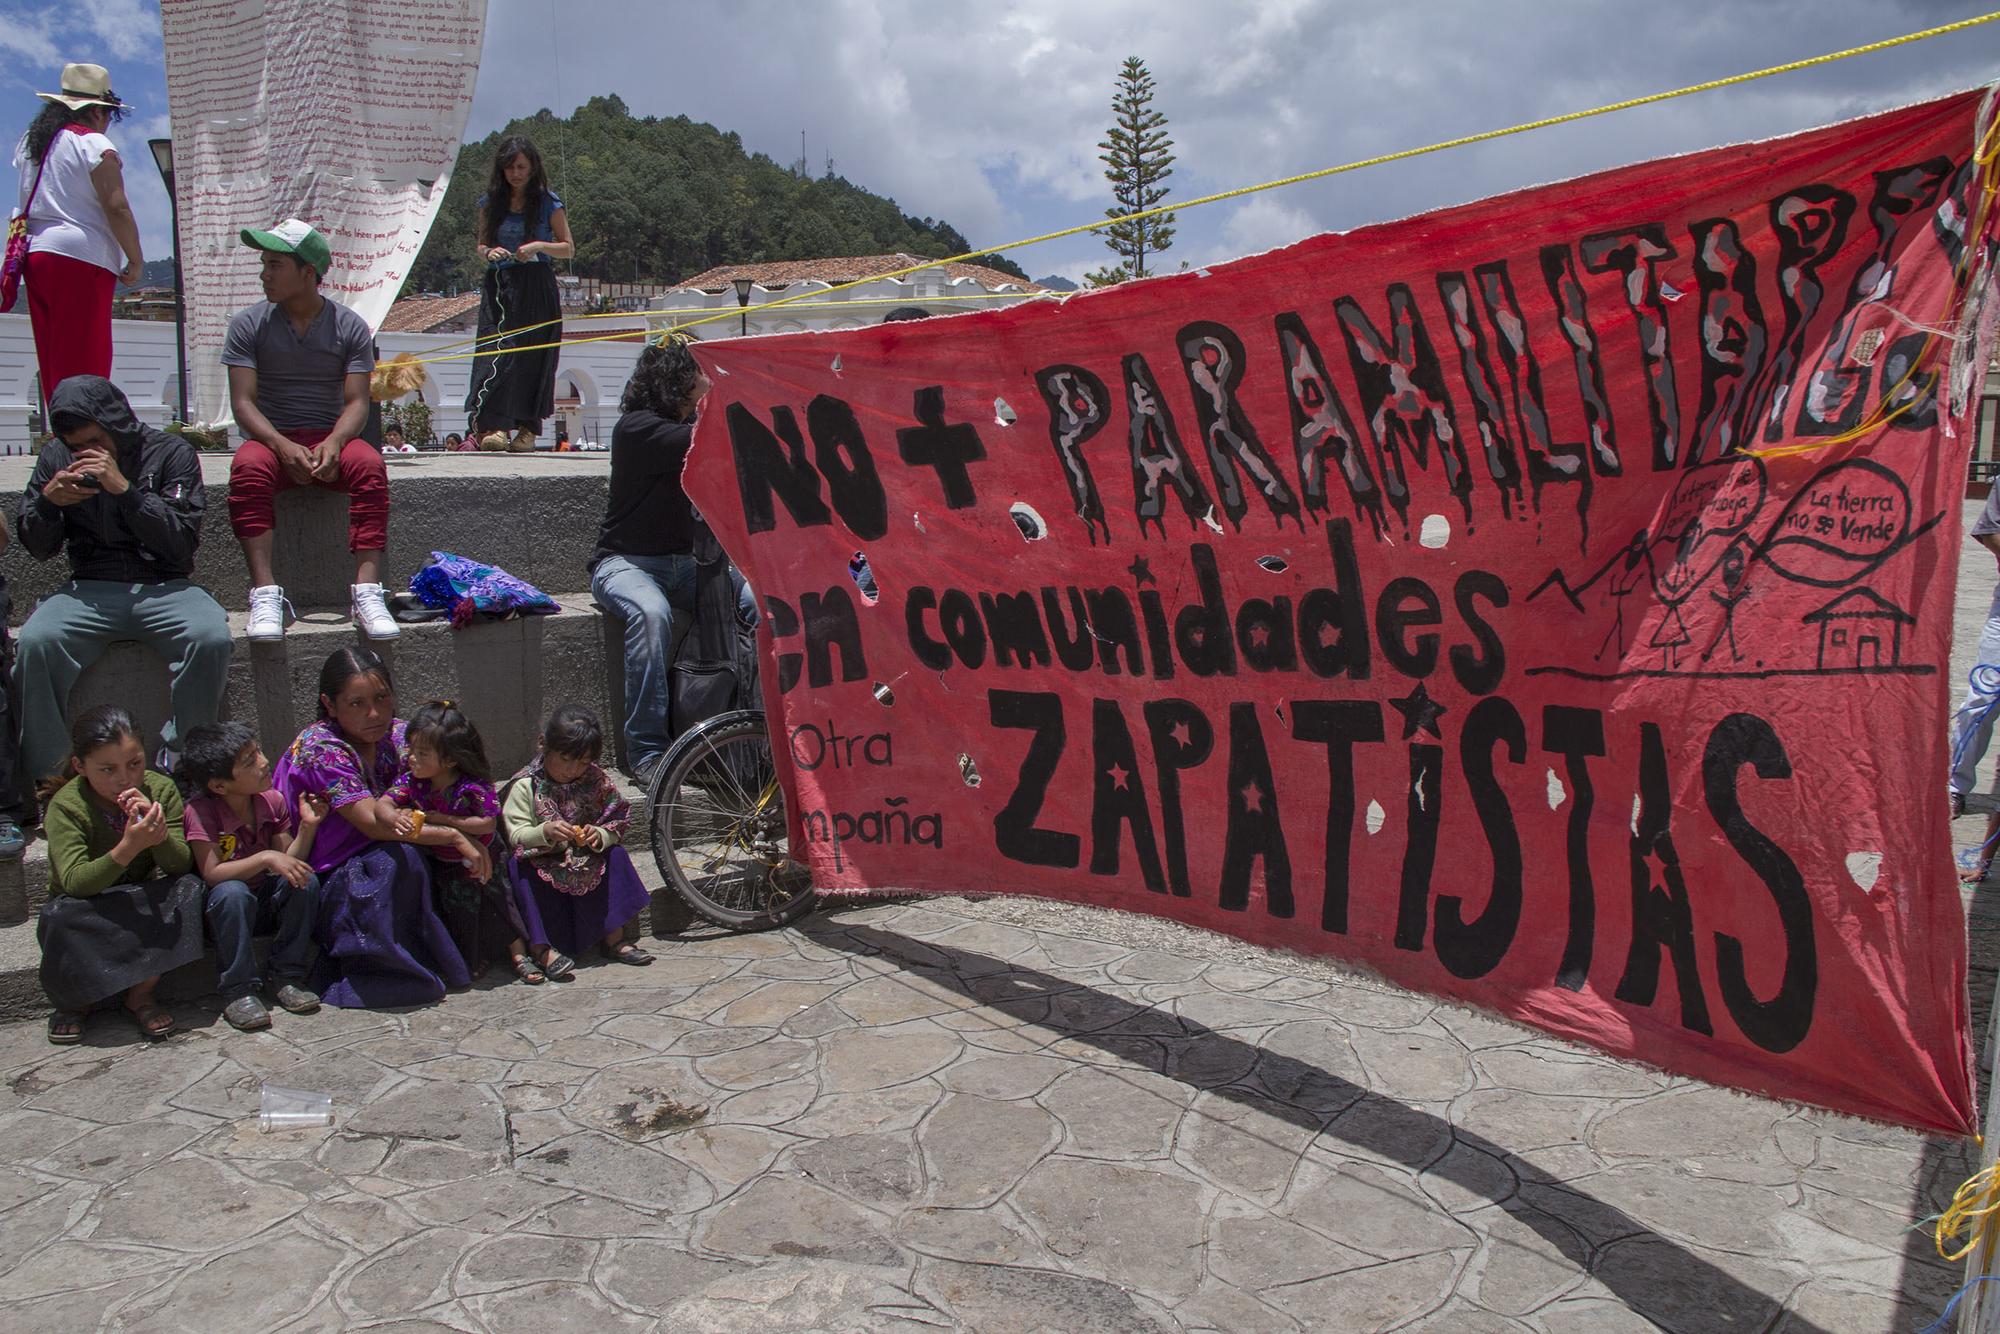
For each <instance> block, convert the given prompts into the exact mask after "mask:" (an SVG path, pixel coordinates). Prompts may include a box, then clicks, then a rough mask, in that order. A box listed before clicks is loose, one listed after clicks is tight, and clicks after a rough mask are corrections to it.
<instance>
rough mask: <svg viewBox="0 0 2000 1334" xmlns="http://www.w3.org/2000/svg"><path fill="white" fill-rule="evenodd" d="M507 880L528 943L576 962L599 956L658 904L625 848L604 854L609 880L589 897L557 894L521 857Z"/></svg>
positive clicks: (515, 860) (512, 861)
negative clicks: (587, 955) (594, 953)
mask: <svg viewBox="0 0 2000 1334" xmlns="http://www.w3.org/2000/svg"><path fill="white" fill-rule="evenodd" d="M507 879H508V883H510V884H512V885H513V887H514V906H515V907H517V908H519V909H520V911H521V920H522V922H523V923H524V924H525V925H526V926H527V928H528V943H529V944H530V945H553V946H555V947H556V948H557V949H559V950H561V951H562V952H563V953H564V954H567V955H569V956H570V957H571V958H573V959H574V958H578V957H581V956H582V955H583V954H585V953H588V952H591V951H594V950H596V949H597V948H598V947H599V946H601V945H602V944H603V943H604V938H605V937H606V936H608V935H610V934H611V933H612V932H613V931H616V930H619V929H620V928H622V927H623V926H624V925H625V924H626V923H627V922H629V921H631V920H632V919H633V918H634V917H637V916H638V915H639V914H640V913H641V912H644V911H645V909H646V905H647V904H649V903H651V902H652V895H650V894H648V893H647V892H646V886H645V885H644V884H643V883H641V882H640V880H639V871H638V868H637V867H635V866H633V865H632V854H631V853H629V852H627V851H625V849H624V848H622V847H613V848H612V849H611V851H609V852H607V853H605V854H604V879H603V880H602V881H600V882H599V883H598V886H597V888H596V889H593V890H591V891H590V892H589V893H588V894H565V893H563V892H562V891H560V890H557V889H553V888H551V887H550V885H549V882H548V881H546V880H544V879H542V878H541V877H540V876H538V875H536V874H535V872H534V869H533V868H532V867H530V866H529V865H528V864H527V862H526V861H525V860H524V859H522V858H521V857H518V856H514V857H509V858H508V859H507Z"/></svg>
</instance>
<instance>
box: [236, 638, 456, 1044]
mask: <svg viewBox="0 0 2000 1334" xmlns="http://www.w3.org/2000/svg"><path fill="white" fill-rule="evenodd" d="M402 768H403V724H402V722H401V721H400V720H399V719H398V718H397V717H396V690H395V686H394V684H393V683H392V682H391V681H390V679H389V669H388V668H386V667H384V666H383V665H382V660H381V659H380V658H378V657H376V656H375V655H374V654H373V653H370V652H368V651H367V650H366V649H360V648H344V649H340V650H338V651H337V652H335V653H334V654H333V655H332V656H330V657H328V658H327V660H326V665H325V666H323V667H322V668H321V669H320V674H319V718H318V720H317V721H315V722H313V723H311V724H309V725H308V726H307V727H306V729H305V730H304V731H303V732H301V733H299V735H298V739H297V740H296V741H294V742H293V743H292V744H291V746H290V748H289V749H288V750H287V751H286V752H285V757H284V758H283V759H282V760H280V761H279V762H278V767H277V769H276V770H275V771H274V772H273V774H272V776H271V779H272V785H273V786H274V787H276V788H277V790H278V791H279V792H282V793H283V794H284V796H285V800H286V801H287V802H296V801H297V800H298V798H299V794H300V793H303V792H311V793H315V794H317V795H320V796H323V797H325V798H326V800H327V804H328V805H330V806H331V807H332V808H333V810H332V813H331V814H330V815H329V816H328V817H327V820H326V823H325V824H324V825H322V826H321V827H320V833H319V838H318V839H317V840H315V842H314V844H313V850H312V868H313V870H315V871H317V872H319V876H320V883H321V890H320V903H319V916H318V919H317V921H316V922H315V923H314V927H313V938H314V940H316V941H317V942H318V944H319V948H320V961H319V968H318V971H317V972H316V973H315V975H314V980H315V982H316V984H317V987H316V989H317V990H318V991H319V992H320V994H321V997H322V999H324V1001H325V1002H326V1003H327V1004H328V1005H340V1006H347V1007H349V1008H358V1009H375V1008H382V1007H388V1006H397V1005H424V1004H429V1003H430V1002H433V1001H437V1000H442V999H443V998H444V994H445V991H446V990H447V989H449V988H452V987H464V986H469V985H470V984H471V980H472V979H471V977H470V975H469V974H468V972H467V970H466V966H465V960H464V959H463V958H462V957H461V956H460V954H459V952H458V948H457V946H456V945H454V944H453V943H452V939H451V933H450V932H449V931H447V930H446V929H445V924H444V921H443V919H442V918H441V917H439V915H438V913H437V910H436V907H435V906H434V904H433V902H432V896H431V880H430V868H429V865H428V864H427V862H426V860H425V858H424V857H423V856H422V855H421V854H420V853H419V852H418V851H417V849H416V847H413V846H412V845H413V844H415V845H421V846H424V847H429V848H437V849H441V850H442V849H449V850H451V851H453V852H456V853H457V854H458V855H459V857H460V858H461V859H462V860H463V861H464V862H465V863H466V865H467V869H468V870H469V872H470V873H471V874H472V876H473V878H475V879H484V878H485V877H486V876H488V875H490V874H492V858H491V856H490V855H489V854H488V852H487V850H486V849H485V848H484V847H483V846H481V845H480V844H478V843H475V842H473V841H472V840H471V839H468V838H467V837H466V836H465V835H464V834H462V833H460V832H459V831H458V830H456V829H448V828H444V827H434V828H428V829H422V830H413V831H409V832H407V833H402V834H399V833H398V831H397V828H396V824H395V821H394V820H393V818H391V817H389V816H386V815H385V814H384V813H383V808H382V807H381V805H380V804H379V803H378V802H377V801H376V800H375V798H377V797H379V796H381V795H382V794H383V793H384V792H386V791H387V790H388V788H389V786H390V784H392V783H394V782H395V781H396V777H397V775H398V774H399V773H401V772H402Z"/></svg>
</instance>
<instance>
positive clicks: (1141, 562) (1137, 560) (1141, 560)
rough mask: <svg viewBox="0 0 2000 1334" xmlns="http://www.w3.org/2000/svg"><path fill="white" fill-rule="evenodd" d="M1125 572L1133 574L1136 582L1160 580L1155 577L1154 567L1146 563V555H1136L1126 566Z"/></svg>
mask: <svg viewBox="0 0 2000 1334" xmlns="http://www.w3.org/2000/svg"><path fill="white" fill-rule="evenodd" d="M1125 573H1127V574H1129V575H1131V576H1132V582H1133V583H1134V584H1158V583H1159V582H1160V581H1159V580H1157V579H1155V578H1154V577H1153V570H1152V567H1151V566H1149V565H1147V564H1146V558H1145V557H1144V556H1134V557H1133V558H1132V563H1131V564H1130V565H1127V566H1126V567H1125Z"/></svg>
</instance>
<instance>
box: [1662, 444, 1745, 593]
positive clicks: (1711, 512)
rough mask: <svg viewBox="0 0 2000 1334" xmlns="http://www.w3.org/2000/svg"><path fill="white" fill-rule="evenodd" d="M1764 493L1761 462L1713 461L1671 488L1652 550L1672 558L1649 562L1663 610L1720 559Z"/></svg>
mask: <svg viewBox="0 0 2000 1334" xmlns="http://www.w3.org/2000/svg"><path fill="white" fill-rule="evenodd" d="M1768 492H1769V481H1768V479H1767V478H1766V476H1765V471H1764V462H1763V460H1762V459H1756V458H1749V457H1744V458H1733V459H1719V460H1716V461H1715V462H1712V463H1699V464H1696V465H1695V466H1694V467H1691V468H1689V469H1688V470H1687V471H1686V472H1685V473H1684V474H1682V476H1681V480H1680V481H1679V482H1678V483H1677V484H1676V485H1675V486H1674V493H1673V495H1672V496H1670V497H1669V498H1668V500H1667V508H1666V512H1665V514H1664V515H1663V516H1662V518H1661V521H1660V524H1659V527H1658V528H1657V530H1656V531H1655V532H1654V534H1653V541H1652V545H1653V546H1654V547H1663V548H1666V549H1668V550H1670V551H1671V552H1672V553H1673V558H1672V559H1671V560H1665V561H1662V560H1659V559H1657V558H1656V559H1655V560H1654V561H1653V569H1654V575H1653V586H1654V590H1655V591H1656V592H1657V593H1658V594H1659V596H1660V600H1661V601H1662V602H1665V603H1667V604H1668V605H1670V606H1671V605H1676V604H1678V603H1681V602H1685V601H1686V600H1687V599H1688V597H1689V596H1690V595H1691V594H1692V593H1693V592H1694V591H1695V590H1696V589H1698V588H1700V587H1701V586H1702V584H1704V583H1706V582H1707V580H1708V577H1709V576H1710V575H1712V574H1714V573H1715V567H1716V566H1717V564H1719V563H1720V562H1721V560H1722V553H1723V552H1724V551H1726V550H1728V548H1729V544H1730V543H1731V542H1732V541H1733V540H1735V539H1736V538H1737V537H1738V536H1739V535H1741V534H1742V533H1744V532H1746V531H1748V530H1749V528H1750V526H1751V524H1752V523H1754V522H1755V521H1756V519H1757V516H1758V514H1759V513H1760V512H1761V511H1762V510H1763V508H1764V500H1765V497H1766V495H1767V494H1768Z"/></svg>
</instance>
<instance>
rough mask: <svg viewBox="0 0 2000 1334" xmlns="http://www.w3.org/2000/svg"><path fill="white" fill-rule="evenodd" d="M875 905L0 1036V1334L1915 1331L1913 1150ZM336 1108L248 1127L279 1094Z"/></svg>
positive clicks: (1288, 985)
mask: <svg viewBox="0 0 2000 1334" xmlns="http://www.w3.org/2000/svg"><path fill="white" fill-rule="evenodd" d="M1032 907H1033V905H1027V904H1022V903H1016V902H1003V901H998V900H995V901H989V902H987V903H984V904H979V903H971V902H968V901H965V900H956V899H945V900H933V901H930V902H927V903H923V904H909V905H903V904H889V905H878V906H872V907H866V908H860V909H848V910H843V911H840V912H837V913H833V914H827V915H822V916H821V917H818V918H815V919H812V920H810V921H809V922H808V923H806V924H805V926H804V927H803V928H802V929H800V930H795V931H791V932H785V933H775V934H770V935H763V936H755V937H742V938H728V937H718V938H709V939H701V940H689V941H686V942H682V943H679V944H668V945H667V946H666V953H667V958H666V959H665V960H663V961H662V963H661V964H659V965H657V966H655V967H653V968H651V969H647V970H643V971H642V970H636V969H625V968H615V967H609V966H603V967H597V968H592V969H587V970H585V971H584V973H583V975H582V980H580V981H578V982H576V983H573V984H570V985H568V986H563V987H557V986H553V985H552V986H548V987H543V988H540V989H536V990H530V989H527V988H524V987H520V986H518V985H510V986H493V987H489V988H482V989H477V990H475V991H473V992H471V993H468V994H466V995H461V996H454V997H452V998H451V999H449V1000H448V1001H447V1002H446V1003H444V1004H443V1005H440V1006H437V1007H434V1008H430V1009H424V1010H417V1011H412V1012H408V1013H393V1014H385V1013H374V1014H370V1013H352V1012H329V1013H325V1014H322V1015H320V1016H316V1017H313V1018H308V1019H290V1018H288V1017H287V1016H283V1015H280V1016H279V1017H278V1018H279V1021H280V1022H279V1024H278V1026H277V1027H276V1028H275V1029H273V1030H272V1031H270V1032H268V1033H264V1034H255V1035H242V1034H236V1033H233V1032H230V1031H229V1030H227V1029H226V1028H224V1027H223V1026H222V1025H221V1024H220V1022H219V1021H218V1020H216V1019H215V1018H214V1016H213V1012H212V1009H207V1008H203V1007H201V1006H198V1005H196V1006H189V1007H185V1008H184V1009H183V1010H182V1011H181V1013H182V1015H183V1018H184V1020H186V1021H187V1022H189V1023H191V1024H194V1025H197V1026H196V1027H193V1028H192V1029H191V1030H190V1031H188V1032H186V1033H184V1034H182V1035H180V1036H177V1037H175V1038H174V1039H172V1040H171V1041H169V1042H168V1043H166V1044H165V1045H163V1046H160V1047H144V1046H140V1045H138V1044H137V1043H136V1042H135V1041H133V1040H132V1039H131V1038H130V1037H129V1036H128V1030H125V1029H124V1028H123V1027H122V1026H119V1025H116V1024H114V1023H112V1022H111V1021H110V1020H108V1019H107V1020H101V1021H99V1023H98V1024H97V1025H94V1026H93V1028H92V1030H91V1042H90V1044H89V1045H86V1046H84V1047H81V1048H72V1049H68V1050H61V1049H54V1048H50V1047H48V1046H46V1045H45V1044H44V1043H43V1041H42V1038H41V1033H40V1030H39V1028H38V1027H37V1026H35V1025H29V1024H15V1025H10V1026H7V1027H5V1028H0V1108H4V1110H0V1266H4V1267H0V1300H4V1301H5V1303H6V1315H5V1316H4V1317H0V1327H4V1328H7V1329H22V1330H63V1331H69V1330H83V1329H90V1328H94V1327H104V1328H111V1329H189V1328H200V1329H202V1330H204V1331H208V1332H209V1334H226V1332H227V1331H233V1330H264V1329H286V1330H322V1329H325V1330H331V1329H344V1328H356V1327H362V1326H367V1325H370V1324H372V1323H376V1322H383V1323H384V1324H385V1327H386V1326H388V1325H393V1327H395V1328H398V1329H417V1328H454V1329H461V1330H493V1331H503V1330H504V1331H514V1330H531V1329H541V1328H579V1329H582V1328H589V1329H595V1330H607V1331H609V1330H641V1329H660V1330H735V1329H743V1330H751V1329H755V1330H760V1331H763V1330H804V1329H815V1330H818V1329H825V1330H881V1329H889V1330H896V1329H910V1330H917V1329H937V1328H942V1327H950V1326H962V1327H966V1328H973V1329H985V1330H1004V1331H1010V1334H1011V1332H1012V1331H1033V1330H1092V1331H1097V1330H1156V1329H1157V1330H1174V1329H1195V1330H1228V1331H1249V1330H1293V1329H1323V1330H1368V1329H1386V1328H1412V1329H1436V1330H1453V1331H1459V1330H1471V1331H1481V1330H1538V1331H1547V1332H1549V1334H1556V1332H1558V1331H1593V1332H1595V1331H1620V1330H1628V1329H1629V1330H1638V1329H1644V1328H1648V1327H1649V1325H1648V1321H1649V1320H1650V1321H1656V1322H1658V1323H1659V1324H1662V1325H1665V1326H1667V1327H1669V1328H1672V1329H1679V1330H1691V1331H1692V1330H1700V1331H1708V1330H1766V1329H1776V1330H1784V1331H1803V1330H1828V1331H1842V1332H1843V1334H1844V1332H1846V1331H1874V1330H1913V1329H1917V1328H1920V1327H1921V1326H1922V1325H1923V1324H1925V1323H1927V1322H1928V1321H1929V1320H1930V1319H1931V1318H1932V1317H1933V1316H1934V1315H1935V1314H1936V1313H1937V1312H1938V1311H1939V1310H1940V1309H1941V1308H1942V1305H1943V1303H1944V1301H1945V1299H1946V1298H1947V1296H1948V1295H1949V1293H1950V1292H1951V1291H1952V1289H1953V1288H1954V1287H1955V1286H1956V1281H1957V1280H1956V1277H1955V1275H1954V1273H1953V1272H1952V1271H1951V1270H1949V1269H1947V1268H1945V1267H1943V1266H1941V1265H1938V1264H1936V1263H1934V1262H1933V1261H1931V1260H1929V1259H1927V1258H1926V1253H1925V1249H1924V1245H1923V1242H1922V1239H1921V1238H1918V1237H1916V1236H1915V1235H1914V1234H1912V1233H1911V1232H1910V1231H1909V1228H1910V1224H1911V1223H1912V1221H1913V1220H1916V1219H1921V1218H1922V1217H1924V1216H1925V1215H1926V1214H1929V1213H1931V1212H1932V1211H1933V1208H1934V1206H1935V1202H1936V1201H1938V1200H1940V1199H1942V1198H1943V1197H1944V1196H1945V1195H1946V1194H1948V1192H1949V1191H1950V1189H1951V1187H1952V1186H1953V1185H1954V1184H1956V1182H1957V1181H1958V1180H1960V1179H1961V1178H1962V1177H1963V1176H1964V1175H1965V1174H1966V1172H1967V1171H1968V1170H1969V1168H1968V1165H1967V1163H1966V1161H1965V1159H1964V1157H1963V1155H1962V1154H1961V1153H1960V1152H1958V1151H1957V1150H1955V1149H1949V1148H1946V1147H1944V1146H1941V1145H1936V1144H1927V1143H1926V1142H1924V1141H1923V1140H1921V1139H1919V1138H1918V1137H1916V1136H1913V1135H1909V1134H1906V1133H1903V1132H1898V1131H1889V1130H1882V1129H1878V1128H1874V1127H1870V1126H1865V1125H1862V1124H1859V1123H1856V1122H1852V1121H1847V1120H1844V1119H1841V1118H1838V1117H1832V1116H1824V1115H1819V1114H1815V1113H1811V1112H1805V1111H1798V1110H1792V1109H1788V1108H1785V1107H1783V1106H1780V1105H1777V1104H1774V1103H1768V1102H1762V1101H1758V1100H1754V1099H1750V1098H1745V1097H1740V1096H1736V1095H1733V1094H1729V1093H1724V1092H1720V1091H1717V1090H1713V1089H1707V1088H1703V1087H1700V1086H1696V1085H1692V1084H1689V1083H1687V1082H1685V1081H1681V1080H1675V1079H1669V1078H1665V1077H1662V1076H1659V1075H1655V1074H1652V1073H1648V1072H1645V1071H1641V1070H1637V1069H1634V1068H1631V1067H1629V1066H1624V1065H1620V1064H1618V1063H1617V1062H1614V1061H1611V1060H1608V1059H1604V1058H1600V1057H1597V1056H1593V1055H1590V1054H1587V1053H1584V1052H1581V1051H1578V1050H1576V1049H1573V1048H1569V1047H1565V1046H1563V1045H1561V1044H1559V1043H1555V1042H1552V1041H1548V1040H1545V1039H1541V1038H1537V1037H1534V1036H1532V1035H1530V1034H1528V1033H1525V1032H1523V1031H1521V1030H1517V1029H1514V1028H1511V1027H1508V1026H1505V1025H1502V1024H1500V1023H1497V1022H1495V1021H1493V1020H1490V1019H1485V1018H1482V1017H1478V1016H1475V1015H1472V1014H1468V1013H1466V1012H1464V1011H1458V1010H1453V1009H1451V1008H1450V1007H1446V1006H1442V1005H1438V1004H1436V1003H1433V1002H1431V1001H1428V1000H1425V999H1423V998H1420V997H1415V996H1411V995H1408V994H1405V993H1401V992H1397V991H1394V990H1391V989H1389V988H1387V987H1385V986H1383V985H1380V984H1377V983H1373V982H1369V981H1364V980H1358V979H1354V978H1351V977H1343V976H1342V975H1341V974H1340V973H1339V972H1337V971H1336V970H1335V969H1333V968H1332V967H1330V966H1328V965H1325V964H1321V963H1313V962H1304V961H1299V960H1282V959H1279V958H1277V957H1276V956H1263V957H1262V959H1261V960H1259V962H1260V963H1261V966H1251V964H1249V963H1246V962H1242V961H1241V957H1242V955H1243V952H1244V950H1245V949H1247V947H1242V946H1232V947H1231V948H1230V949H1229V950H1227V951H1225V953H1226V954H1227V955H1228V956H1229V957H1225V958H1223V959H1220V960H1218V959H1216V958H1214V957H1213V954H1214V952H1213V951H1210V950H1208V949H1206V944H1207V943H1208V942H1209V941H1210V939H1211V938H1209V937H1204V936H1202V935H1201V934H1200V933H1197V932H1193V931H1187V930H1183V929H1181V928H1176V927H1170V926H1164V925H1162V924H1158V923H1137V924H1136V925H1138V926H1140V927H1141V928H1142V929H1143V934H1144V936H1145V938H1146V941H1147V942H1150V943H1137V944H1135V943H1132V942H1129V941H1126V940H1121V939H1119V937H1120V936H1121V934H1123V933H1124V932H1123V926H1124V924H1132V923H1134V919H1129V918H1119V917H1116V916H1115V915H1113V914H1110V913H1093V914H1079V913H1076V912H1071V913H1069V914H1066V916H1065V919H1064V920H1065V923H1066V925H1068V926H1070V927H1072V928H1074V927H1076V926H1077V925H1079V924H1082V925H1084V926H1087V927H1089V928H1090V929H1088V930H1065V931H1062V932H1056V931H1047V930H1044V931H1039V932H1037V931H1030V930H1027V929H1025V928H1023V927H1021V926H1018V925H1013V924H1010V923H1008V922H1006V921H1002V920H998V918H1000V917H1005V916H1017V917H1018V916H1021V915H1023V913H1024V911H1028V910H1032ZM263 1080H270V1081H272V1082H274V1083H278V1084H281V1085H287V1086H294V1087H300V1088H307V1089H319V1090H328V1091H331V1092H332V1093H333V1094H334V1095H335V1098H336V1099H337V1113H338V1122H337V1124H336V1125H335V1126H334V1127H333V1128H332V1129H331V1130H314V1131H292V1132H285V1133H279V1134H270V1135H266V1134H262V1133H260V1132H259V1130H258V1129H257V1124H256V1117H255V1112H256V1109H257V1101H258V1087H259V1083H260V1081H263Z"/></svg>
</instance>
